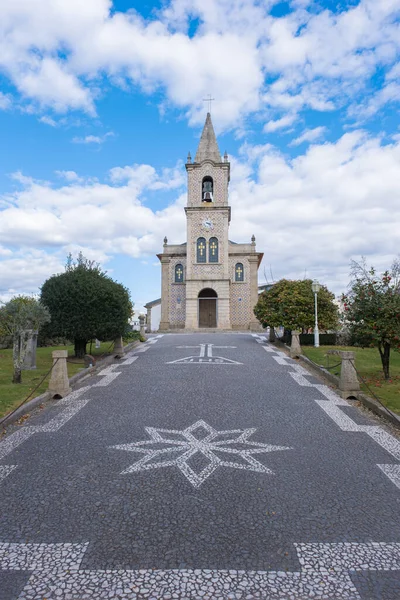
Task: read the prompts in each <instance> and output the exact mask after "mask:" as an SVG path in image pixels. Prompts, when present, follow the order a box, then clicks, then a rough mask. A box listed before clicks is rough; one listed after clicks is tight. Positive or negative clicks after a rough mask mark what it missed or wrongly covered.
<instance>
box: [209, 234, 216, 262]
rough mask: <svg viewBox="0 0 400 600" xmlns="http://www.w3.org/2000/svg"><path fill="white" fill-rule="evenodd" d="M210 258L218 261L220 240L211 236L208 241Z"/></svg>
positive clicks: (212, 260)
mask: <svg viewBox="0 0 400 600" xmlns="http://www.w3.org/2000/svg"><path fill="white" fill-rule="evenodd" d="M208 260H209V262H218V240H217V238H216V237H212V238H210V241H209V243H208Z"/></svg>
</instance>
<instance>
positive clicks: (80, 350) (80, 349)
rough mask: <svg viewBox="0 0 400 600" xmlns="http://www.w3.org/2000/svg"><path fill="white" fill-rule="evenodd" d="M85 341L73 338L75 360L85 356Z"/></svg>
mask: <svg viewBox="0 0 400 600" xmlns="http://www.w3.org/2000/svg"><path fill="white" fill-rule="evenodd" d="M86 344H87V340H82V339H80V338H75V340H74V351H75V356H76V358H83V357H84V356H85V354H86Z"/></svg>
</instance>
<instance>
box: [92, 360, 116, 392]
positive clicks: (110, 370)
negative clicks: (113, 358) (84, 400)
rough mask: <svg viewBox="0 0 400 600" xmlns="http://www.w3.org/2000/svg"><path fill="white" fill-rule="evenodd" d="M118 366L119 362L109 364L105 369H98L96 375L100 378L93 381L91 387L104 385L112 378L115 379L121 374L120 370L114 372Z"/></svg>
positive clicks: (108, 383)
mask: <svg viewBox="0 0 400 600" xmlns="http://www.w3.org/2000/svg"><path fill="white" fill-rule="evenodd" d="M118 368H119V364H117V365H110V366H109V367H106V368H105V369H103V370H102V371H100V372H99V373H98V376H99V377H101V379H100V381H98V382H97V383H94V384H93V387H105V386H107V385H110V383H111V382H112V381H114V379H116V378H117V377H118V376H119V375H121V371H118V373H115V369H118Z"/></svg>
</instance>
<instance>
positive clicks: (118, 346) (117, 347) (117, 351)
mask: <svg viewBox="0 0 400 600" xmlns="http://www.w3.org/2000/svg"><path fill="white" fill-rule="evenodd" d="M113 354H114V356H124V355H125V352H124V342H123V341H122V336H121V335H119V336H118V337H116V338H115V341H114V352H113Z"/></svg>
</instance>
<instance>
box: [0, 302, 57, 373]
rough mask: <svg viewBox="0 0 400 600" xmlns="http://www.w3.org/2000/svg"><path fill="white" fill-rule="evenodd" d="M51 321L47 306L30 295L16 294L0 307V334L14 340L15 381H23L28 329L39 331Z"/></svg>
mask: <svg viewBox="0 0 400 600" xmlns="http://www.w3.org/2000/svg"><path fill="white" fill-rule="evenodd" d="M49 321H50V313H49V311H48V309H47V308H46V306H44V305H43V304H42V303H41V302H39V301H38V300H36V299H35V298H32V297H30V296H15V297H14V298H11V300H10V301H9V302H7V303H6V304H4V305H3V306H1V307H0V335H7V336H11V337H12V340H13V367H14V373H13V379H12V381H13V383H21V380H22V376H21V372H22V365H23V362H24V359H25V355H26V350H27V342H28V333H27V330H28V329H33V330H35V331H37V330H38V329H39V327H41V325H43V324H44V323H47V322H49Z"/></svg>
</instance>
